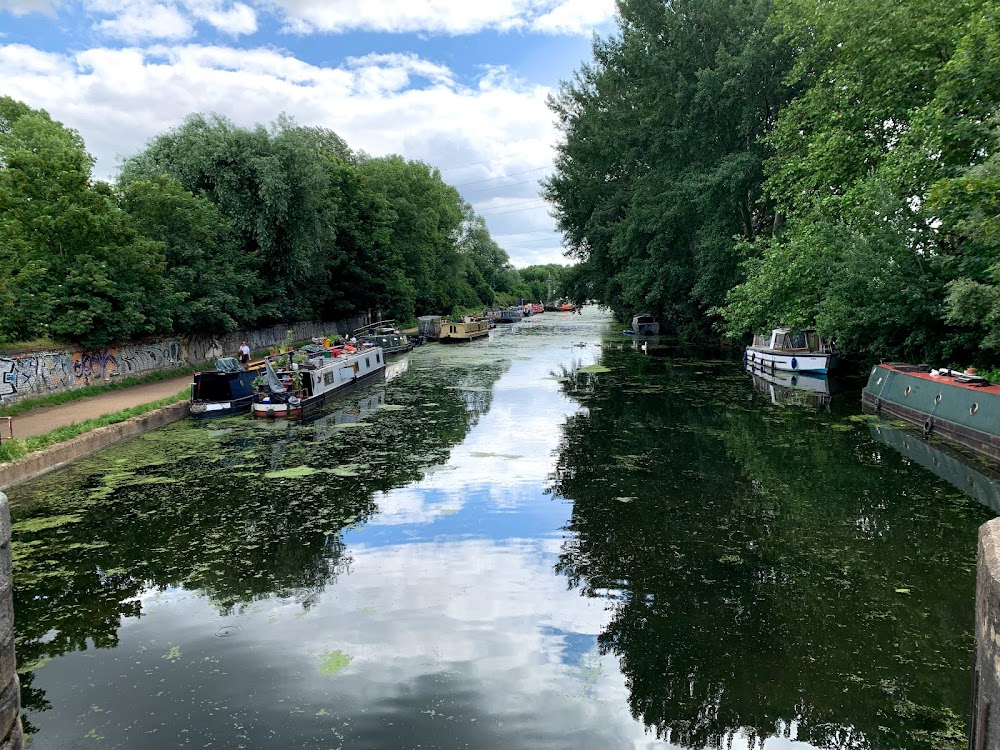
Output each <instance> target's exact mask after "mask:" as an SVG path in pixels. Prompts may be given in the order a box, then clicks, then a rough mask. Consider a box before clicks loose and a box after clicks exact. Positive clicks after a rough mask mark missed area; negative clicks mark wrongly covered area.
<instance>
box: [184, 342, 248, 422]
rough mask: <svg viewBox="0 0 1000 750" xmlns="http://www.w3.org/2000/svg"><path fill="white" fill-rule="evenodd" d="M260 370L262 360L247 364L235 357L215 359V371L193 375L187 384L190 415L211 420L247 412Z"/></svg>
mask: <svg viewBox="0 0 1000 750" xmlns="http://www.w3.org/2000/svg"><path fill="white" fill-rule="evenodd" d="M263 369H264V363H263V361H259V362H256V363H254V364H250V365H247V367H246V369H244V368H243V366H242V365H241V364H240V362H239V360H237V359H236V357H222V358H221V359H217V360H215V369H214V370H206V371H204V372H196V373H195V374H194V379H193V381H192V383H191V416H192V417H194V418H195V419H215V418H217V417H228V416H231V415H233V414H242V413H244V412H247V411H250V405H251V404H252V403H253V381H254V379H255V378H257V377H258V376H259V375H260V373H261V372H262V371H263Z"/></svg>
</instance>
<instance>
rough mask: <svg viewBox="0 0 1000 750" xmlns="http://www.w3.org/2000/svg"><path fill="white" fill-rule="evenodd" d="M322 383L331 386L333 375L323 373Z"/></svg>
mask: <svg viewBox="0 0 1000 750" xmlns="http://www.w3.org/2000/svg"><path fill="white" fill-rule="evenodd" d="M323 383H324V384H325V385H332V384H333V373H332V372H324V373H323Z"/></svg>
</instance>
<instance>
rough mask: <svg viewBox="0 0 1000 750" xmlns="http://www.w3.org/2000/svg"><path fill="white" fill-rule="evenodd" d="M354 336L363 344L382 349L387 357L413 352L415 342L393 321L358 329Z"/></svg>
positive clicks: (383, 321)
mask: <svg viewBox="0 0 1000 750" xmlns="http://www.w3.org/2000/svg"><path fill="white" fill-rule="evenodd" d="M353 336H354V338H356V339H357V340H358V341H361V342H362V343H365V344H369V345H370V346H378V347H381V349H382V351H383V352H385V355H386V356H387V357H389V356H391V355H393V354H401V353H403V352H409V351H412V350H413V342H412V341H410V339H409V338H408V337H407V335H406V334H405V333H403V332H402V331H400V330H399V328H397V327H396V324H395V321H392V320H382V321H379V322H378V323H371V324H369V325H366V326H363V327H362V328H358V329H356V330H355V331H354V334H353Z"/></svg>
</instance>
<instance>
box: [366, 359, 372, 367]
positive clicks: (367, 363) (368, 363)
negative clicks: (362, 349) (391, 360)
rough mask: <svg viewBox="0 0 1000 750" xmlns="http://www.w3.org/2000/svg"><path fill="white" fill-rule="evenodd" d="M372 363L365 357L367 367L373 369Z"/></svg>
mask: <svg viewBox="0 0 1000 750" xmlns="http://www.w3.org/2000/svg"><path fill="white" fill-rule="evenodd" d="M371 366H372V361H371V359H370V358H369V357H365V367H371Z"/></svg>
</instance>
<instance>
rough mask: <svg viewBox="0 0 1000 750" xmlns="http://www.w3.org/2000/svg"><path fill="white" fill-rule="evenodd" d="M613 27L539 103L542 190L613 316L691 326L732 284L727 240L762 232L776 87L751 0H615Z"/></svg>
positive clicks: (758, 5) (762, 7) (776, 66)
mask: <svg viewBox="0 0 1000 750" xmlns="http://www.w3.org/2000/svg"><path fill="white" fill-rule="evenodd" d="M618 8H619V11H620V16H621V17H620V20H619V32H618V34H617V35H616V36H613V37H611V38H609V39H606V40H597V41H596V42H595V44H594V58H595V60H594V63H593V64H591V65H586V66H584V67H582V68H581V69H580V70H579V71H578V72H577V73H576V76H575V77H574V79H573V81H571V82H569V83H566V84H564V85H563V86H562V88H561V90H560V93H559V94H558V96H556V97H554V98H553V99H552V100H551V101H550V106H551V107H552V109H553V110H554V111H555V113H556V115H557V117H558V118H559V122H560V125H561V127H562V129H563V132H564V134H565V141H564V142H563V143H562V144H560V145H559V147H558V150H557V153H558V155H557V158H556V173H555V175H554V176H553V177H552V178H551V179H550V180H549V181H548V182H547V184H546V196H547V197H548V198H549V200H551V201H552V202H553V203H554V204H555V206H556V215H557V218H558V220H559V226H560V228H561V229H562V230H563V231H564V232H566V236H567V244H568V247H569V252H570V254H571V255H572V256H574V257H576V258H578V259H579V260H581V261H584V262H585V263H586V267H587V275H588V285H587V286H588V288H589V291H590V292H591V293H592V294H593V295H594V297H595V298H596V299H597V300H598V301H601V302H603V303H605V304H608V305H610V306H611V307H612V308H613V309H614V310H615V312H616V313H617V314H618V315H619V316H620V317H629V316H630V314H631V313H633V312H636V311H638V310H639V309H642V310H649V311H651V312H653V313H654V314H657V315H660V316H662V317H663V319H664V322H665V323H666V325H667V327H668V329H673V330H675V331H677V330H691V331H696V330H697V331H704V330H705V328H706V326H707V324H708V322H709V318H707V317H706V313H707V312H708V311H710V310H712V309H714V308H715V306H717V305H718V304H720V303H721V302H722V300H723V299H724V297H725V293H726V292H727V291H728V290H729V289H730V288H731V287H732V286H733V285H734V284H735V283H736V282H737V281H738V280H739V269H740V266H739V263H738V261H739V256H738V254H737V253H736V251H735V240H734V237H736V236H739V237H743V238H744V239H752V238H754V237H756V236H757V235H758V234H759V233H761V232H768V231H770V228H771V226H772V225H773V223H774V218H773V212H772V207H771V206H770V204H769V202H768V201H766V200H765V199H764V197H763V195H762V190H761V183H762V165H763V162H764V159H765V158H766V157H767V155H768V150H767V146H766V144H765V143H764V142H763V141H762V140H761V136H762V135H763V134H764V133H765V132H766V131H767V129H768V128H770V127H771V126H772V124H773V122H774V119H775V117H776V115H777V111H778V108H779V106H780V105H781V104H782V103H783V102H784V101H785V100H786V98H787V97H788V92H787V90H786V87H785V85H784V83H783V81H782V78H783V75H784V72H785V71H786V70H787V69H788V67H789V65H790V52H789V50H788V48H787V47H786V46H785V45H783V44H780V43H779V42H778V41H777V40H776V39H775V33H774V30H773V29H772V28H771V26H770V25H769V24H768V18H769V15H770V12H771V5H770V3H769V2H766V1H764V0H682V1H681V2H674V3H671V4H669V5H666V4H664V3H662V2H659V1H658V0H620V2H619V3H618Z"/></svg>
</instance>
